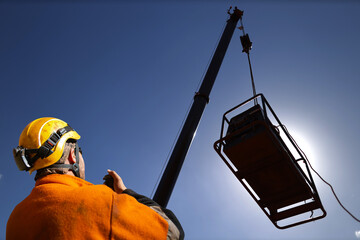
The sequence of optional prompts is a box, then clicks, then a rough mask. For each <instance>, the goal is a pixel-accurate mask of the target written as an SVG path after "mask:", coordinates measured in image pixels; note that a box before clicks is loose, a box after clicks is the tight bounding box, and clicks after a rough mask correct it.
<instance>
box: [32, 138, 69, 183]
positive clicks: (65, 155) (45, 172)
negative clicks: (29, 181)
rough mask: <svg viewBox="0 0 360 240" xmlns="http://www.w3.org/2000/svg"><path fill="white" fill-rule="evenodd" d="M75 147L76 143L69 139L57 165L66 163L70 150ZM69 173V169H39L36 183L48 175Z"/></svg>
mask: <svg viewBox="0 0 360 240" xmlns="http://www.w3.org/2000/svg"><path fill="white" fill-rule="evenodd" d="M75 146H76V141H74V140H72V139H69V140H68V141H67V142H66V143H65V145H64V151H63V154H62V156H61V158H60V159H59V161H57V162H56V163H65V161H66V159H68V157H69V154H70V150H71V149H73V148H75ZM69 171H70V170H69V169H67V168H41V169H38V170H37V172H36V175H35V181H37V180H38V179H40V178H42V177H45V176H46V175H50V174H65V173H67V172H69Z"/></svg>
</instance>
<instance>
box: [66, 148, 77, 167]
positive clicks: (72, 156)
mask: <svg viewBox="0 0 360 240" xmlns="http://www.w3.org/2000/svg"><path fill="white" fill-rule="evenodd" d="M68 160H69V163H70V164H74V163H76V156H75V149H74V148H72V149H70V152H69V157H68Z"/></svg>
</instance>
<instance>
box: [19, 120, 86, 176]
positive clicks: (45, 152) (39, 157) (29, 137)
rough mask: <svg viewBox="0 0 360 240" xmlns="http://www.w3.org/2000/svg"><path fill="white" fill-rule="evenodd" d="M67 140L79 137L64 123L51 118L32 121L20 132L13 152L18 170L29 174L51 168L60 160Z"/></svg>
mask: <svg viewBox="0 0 360 240" xmlns="http://www.w3.org/2000/svg"><path fill="white" fill-rule="evenodd" d="M68 139H74V140H78V139H80V135H79V134H78V133H77V132H76V131H75V130H74V129H73V128H71V127H70V126H69V125H68V124H67V123H66V122H64V121H62V120H60V119H57V118H52V117H44V118H38V119H36V120H34V121H32V122H31V123H29V124H28V125H27V126H26V127H25V128H24V130H23V131H22V133H21V135H20V139H19V146H18V147H17V148H15V149H14V151H13V153H14V158H15V162H16V164H17V166H18V168H19V169H20V170H26V171H29V172H30V174H31V173H32V172H33V171H35V170H38V169H41V168H45V167H48V166H51V165H52V164H54V163H56V162H57V161H58V160H59V159H60V158H61V156H62V154H63V152H64V146H65V143H66V141H67V140H68Z"/></svg>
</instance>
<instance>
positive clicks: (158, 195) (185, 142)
mask: <svg viewBox="0 0 360 240" xmlns="http://www.w3.org/2000/svg"><path fill="white" fill-rule="evenodd" d="M230 9H231V8H230ZM230 9H229V11H228V13H229V15H230V18H229V19H228V20H227V24H226V27H225V29H224V32H223V34H222V36H221V38H220V41H219V44H218V46H217V48H216V50H215V53H214V55H213V57H212V60H211V62H210V65H209V67H208V69H207V72H206V74H205V77H204V79H203V81H202V84H201V86H200V89H199V91H198V92H196V94H195V96H194V102H193V104H192V106H191V109H190V111H189V114H188V116H187V118H186V120H185V123H184V126H183V128H182V130H181V133H180V135H179V137H178V139H177V142H176V144H175V147H174V149H173V152H172V154H171V156H170V158H169V161H168V164H167V166H166V168H165V171H164V173H163V175H162V177H161V180H160V183H159V185H158V187H157V189H156V192H155V194H154V198H153V199H154V201H156V202H157V203H159V204H160V206H162V207H166V206H167V204H168V201H169V199H170V196H171V193H172V191H173V189H174V186H175V183H176V180H177V178H178V176H179V173H180V170H181V167H182V165H183V163H184V160H185V157H186V154H187V152H188V150H189V148H190V145H191V142H192V140H193V138H194V135H195V132H196V129H197V128H198V125H199V122H200V119H201V116H202V114H203V112H204V109H205V106H206V104H207V103H208V102H209V95H210V92H211V89H212V87H213V85H214V82H215V79H216V76H217V74H218V72H219V69H220V66H221V63H222V61H223V59H224V56H225V53H226V50H227V48H228V46H229V43H230V40H231V37H232V35H233V33H234V30H235V28H236V25H237V23H238V21H239V19H241V17H242V15H243V11H241V10H239V9H238V8H237V7H235V8H234V10H233V12H232V13H231V12H230Z"/></svg>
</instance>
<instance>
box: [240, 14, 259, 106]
mask: <svg viewBox="0 0 360 240" xmlns="http://www.w3.org/2000/svg"><path fill="white" fill-rule="evenodd" d="M240 24H241V26H240V27H239V29H240V30H242V32H243V35H242V36H240V41H241V45H242V47H243V50H242V52H245V53H246V55H247V58H248V62H249V68H250V77H251V85H252V90H253V95H254V97H255V96H256V89H255V82H254V76H253V72H252V67H251V61H250V50H251V48H252V42H251V41H250V37H249V34H246V33H245V30H244V25H243V22H242V18H240ZM254 104H255V105H257V104H258V102H257V99H256V98H255V99H254Z"/></svg>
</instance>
